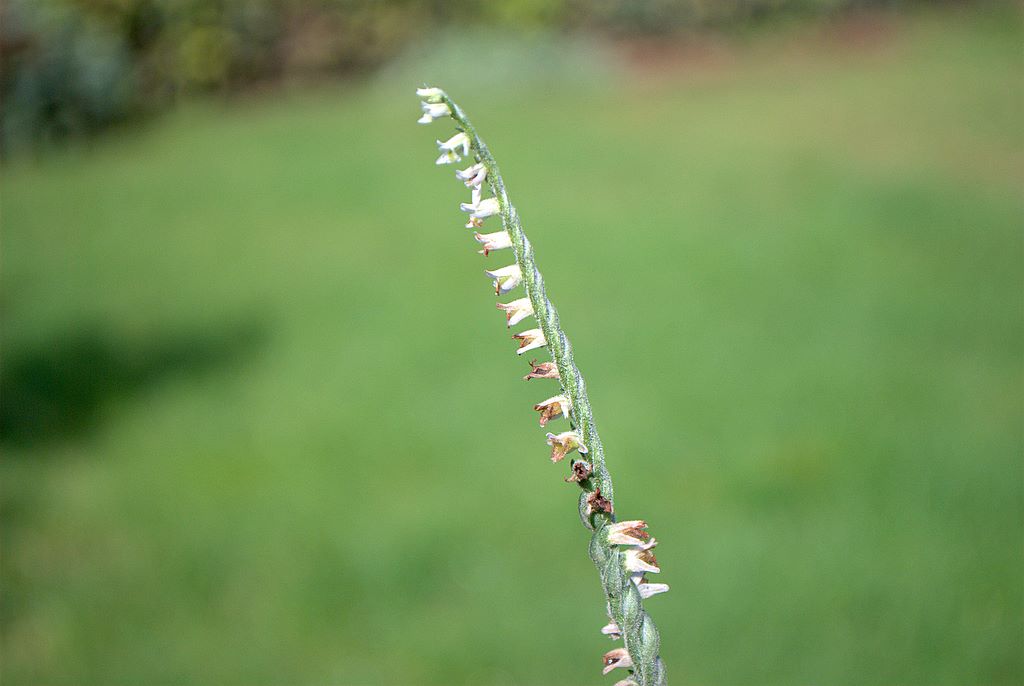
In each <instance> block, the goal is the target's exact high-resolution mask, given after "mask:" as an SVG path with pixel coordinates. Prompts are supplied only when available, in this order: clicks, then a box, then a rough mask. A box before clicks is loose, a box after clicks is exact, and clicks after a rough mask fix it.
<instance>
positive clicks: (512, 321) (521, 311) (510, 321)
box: [495, 298, 533, 327]
mask: <svg viewBox="0 0 1024 686" xmlns="http://www.w3.org/2000/svg"><path fill="white" fill-rule="evenodd" d="M495 306H496V307H497V308H498V309H499V310H504V311H505V321H506V322H507V326H509V327H512V326H515V325H516V324H518V323H519V322H521V321H523V320H524V319H526V318H527V317H530V316H533V303H532V302H530V299H529V298H519V299H518V300H513V301H512V302H510V303H495Z"/></svg>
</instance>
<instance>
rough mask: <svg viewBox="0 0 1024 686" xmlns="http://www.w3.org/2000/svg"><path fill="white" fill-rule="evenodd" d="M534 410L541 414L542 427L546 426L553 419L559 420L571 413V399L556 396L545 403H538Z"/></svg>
mask: <svg viewBox="0 0 1024 686" xmlns="http://www.w3.org/2000/svg"><path fill="white" fill-rule="evenodd" d="M533 409H535V410H537V411H538V412H540V425H541V426H544V425H545V424H547V423H548V422H549V421H551V420H552V419H557V418H558V417H561V416H563V415H566V414H568V413H569V411H570V406H569V399H568V398H566V397H565V396H564V395H556V396H555V397H553V398H548V399H547V400H545V401H544V402H540V403H537V404H536V405H534V406H533Z"/></svg>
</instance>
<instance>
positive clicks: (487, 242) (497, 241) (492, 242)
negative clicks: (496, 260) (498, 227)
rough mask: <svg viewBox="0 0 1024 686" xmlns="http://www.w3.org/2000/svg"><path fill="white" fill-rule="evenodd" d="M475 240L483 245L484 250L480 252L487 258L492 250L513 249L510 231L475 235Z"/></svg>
mask: <svg viewBox="0 0 1024 686" xmlns="http://www.w3.org/2000/svg"><path fill="white" fill-rule="evenodd" d="M473 238H475V239H476V242H477V243H482V244H483V246H484V249H483V250H478V251H477V252H479V253H480V254H481V255H484V256H487V255H489V254H491V251H492V250H503V249H505V248H511V247H512V237H511V236H509V235H508V231H496V232H494V233H474V234H473Z"/></svg>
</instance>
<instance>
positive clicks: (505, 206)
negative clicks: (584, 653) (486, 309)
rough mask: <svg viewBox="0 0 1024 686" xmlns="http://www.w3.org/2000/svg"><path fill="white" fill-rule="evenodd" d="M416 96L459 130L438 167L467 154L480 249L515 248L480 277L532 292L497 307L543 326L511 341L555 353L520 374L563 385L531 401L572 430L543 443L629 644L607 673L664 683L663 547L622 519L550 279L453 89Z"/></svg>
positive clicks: (638, 524)
mask: <svg viewBox="0 0 1024 686" xmlns="http://www.w3.org/2000/svg"><path fill="white" fill-rule="evenodd" d="M416 95H418V96H419V97H420V98H421V99H422V101H423V102H422V103H421V106H422V109H423V116H422V117H420V119H419V122H420V123H421V124H429V123H431V122H433V121H435V120H438V119H450V120H451V121H453V123H454V125H455V129H456V133H455V134H454V135H453V136H451V137H450V138H448V139H447V140H445V141H440V140H439V141H437V146H438V149H439V152H440V155H439V157H438V158H437V164H438V165H446V164H454V163H457V162H461V161H462V160H463V158H471V160H472V164H470V165H469V166H468V167H466V168H465V169H462V170H460V171H456V173H455V176H456V178H457V179H458V180H459V181H461V182H462V183H464V184H465V185H466V187H467V188H469V189H470V190H471V194H470V201H469V202H465V203H462V204H461V205H460V209H461V210H462V211H463V212H466V213H467V214H468V221H467V222H466V228H468V229H472V230H473V238H474V239H475V240H476V241H477V243H479V244H480V249H479V252H480V254H481V255H484V256H485V257H487V256H489V255H490V253H492V252H499V251H503V250H511V251H512V254H513V255H514V257H515V262H514V263H513V264H510V265H508V266H506V267H500V268H497V269H488V270H485V272H484V273H485V274H486V276H487V277H488V278H489V279H491V280H492V282H493V286H494V292H495V294H496V295H498V296H502V295H504V294H506V293H510V292H512V291H513V290H515V289H516V288H518V287H519V286H522V287H523V288H524V290H525V292H526V293H525V297H521V298H516V299H514V300H511V301H509V302H505V303H502V302H498V303H497V307H498V309H500V310H502V311H503V312H504V313H505V324H506V327H509V328H511V327H513V326H516V325H517V324H519V323H521V322H523V321H525V320H527V319H528V318H531V317H532V318H534V319H535V320H536V321H537V324H538V326H537V328H532V329H527V330H525V331H521V332H519V333H516V334H514V335H513V336H512V338H513V339H514V340H516V341H518V348H517V349H516V353H517V354H519V355H522V354H524V353H526V352H529V351H533V350H539V349H541V348H543V349H545V350H546V351H547V352H548V353H549V354H550V356H551V361H547V362H538V361H537V360H536V359H535V360H532V361H531V362H530V372H529V373H528V374H527V375H526V376H524V377H523V378H524V379H525V380H528V381H529V380H531V379H553V380H557V381H558V383H559V384H560V387H561V388H560V392H559V393H557V394H556V395H553V396H552V397H550V398H547V399H546V400H543V401H541V402H539V403H537V404H536V405H534V410H536V411H537V412H539V413H540V415H539V420H540V425H541V427H546V426H547V424H548V423H549V422H553V421H557V420H565V421H567V422H568V425H569V430H568V431H561V432H559V433H552V432H548V433H547V435H546V440H547V445H548V446H550V448H551V461H552V462H554V463H558V462H563V461H564V460H566V458H569V459H568V466H569V474H568V476H566V477H565V481H566V482H567V483H575V484H576V485H577V486H578V487H579V489H580V492H579V502H578V509H579V515H580V519H581V520H582V521H583V525H584V526H585V527H587V529H589V530H590V531H591V532H592V533H591V539H590V557H591V559H592V560H593V561H594V564H595V565H596V566H597V570H598V572H599V574H600V577H601V585H602V587H603V589H604V594H605V600H606V607H607V612H608V619H609V621H608V624H606V625H605V626H604V627H603V628H602V629H601V632H602V633H603V634H605V635H607V636H609V637H611V638H612V639H615V640H618V639H621V640H622V641H623V647H621V648H616V649H614V650H610V651H608V652H607V653H605V654H604V656H603V673H604V674H608V673H610V672H612V671H613V670H615V669H616V668H622V669H625V670H627V671H628V672H629V676H628V677H627V678H625V679H623V680H621V681H619V682H617V683H616V685H615V686H663V685H664V684H665V683H666V679H665V667H664V665H663V664H662V661H661V658H660V657H659V656H658V651H659V646H660V638H659V635H658V629H657V627H656V626H655V625H654V621H653V620H652V619H651V618H650V616H649V615H648V614H647V613H646V612H645V611H644V608H643V601H644V600H645V599H647V598H650V597H651V596H653V595H657V594H659V593H664V592H665V591H667V590H668V585H667V584H662V583H651V582H650V581H649V580H648V578H647V575H648V574H657V573H658V572H660V571H661V568H660V567H659V566H658V561H657V559H656V558H655V557H654V553H653V549H654V547H655V546H656V545H657V541H656V540H655V539H654V538H652V537H651V535H650V534H649V533H648V530H647V523H646V522H645V521H643V520H639V519H634V520H628V521H616V516H615V505H614V495H613V489H612V479H611V475H610V474H609V473H608V468H607V467H606V465H605V459H604V450H603V448H602V446H601V440H600V438H599V437H598V435H597V428H596V426H595V425H594V418H593V414H592V412H591V409H590V401H589V400H588V398H587V392H586V385H585V383H584V381H583V376H582V375H581V374H580V372H579V369H577V368H576V364H575V362H574V361H573V354H572V346H571V344H570V343H569V339H568V338H567V337H566V335H565V333H564V332H563V331H562V329H561V326H560V325H559V321H558V313H557V312H556V311H555V307H554V305H552V304H551V301H550V300H549V299H548V297H547V293H546V291H545V288H544V279H543V277H542V276H541V274H540V272H539V271H538V270H537V267H536V264H535V262H534V255H533V246H532V245H531V244H530V241H529V240H528V239H527V238H526V234H525V233H523V229H522V225H521V224H520V220H519V215H518V213H517V212H516V209H515V207H513V206H512V203H511V202H510V201H509V198H508V194H507V192H506V191H505V183H504V181H503V180H502V177H501V173H500V172H499V170H498V165H497V163H496V162H495V161H494V157H493V156H492V155H491V152H490V150H489V149H488V148H487V146H486V145H485V144H484V142H483V141H482V140H481V139H480V137H479V136H478V135H477V133H476V129H474V128H473V125H472V124H471V123H470V121H469V119H468V118H467V117H466V115H465V113H464V112H463V111H462V109H461V108H460V107H459V106H458V105H456V104H455V102H454V101H452V99H451V98H450V97H448V94H447V93H445V92H444V91H443V90H441V89H439V88H420V89H418V90H417V91H416ZM485 188H486V191H487V192H488V193H489V195H488V196H487V197H484V193H485ZM494 216H498V217H500V218H501V224H502V230H500V231H495V232H491V233H482V232H481V230H482V229H483V226H484V221H485V220H486V219H488V218H489V217H494ZM570 455H572V457H569V456H570Z"/></svg>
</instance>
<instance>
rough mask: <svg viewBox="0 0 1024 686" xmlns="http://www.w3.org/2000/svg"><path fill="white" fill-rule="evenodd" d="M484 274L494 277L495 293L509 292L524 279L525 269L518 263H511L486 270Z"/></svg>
mask: <svg viewBox="0 0 1024 686" xmlns="http://www.w3.org/2000/svg"><path fill="white" fill-rule="evenodd" d="M484 274H486V275H487V276H489V277H491V278H492V279H494V294H495V295H501V294H503V293H508V292H509V291H510V290H512V289H513V288H515V287H516V286H518V285H519V284H520V283H521V282H522V280H523V270H522V269H520V268H519V265H518V264H510V265H509V266H507V267H502V268H501V269H490V270H485V271H484Z"/></svg>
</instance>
